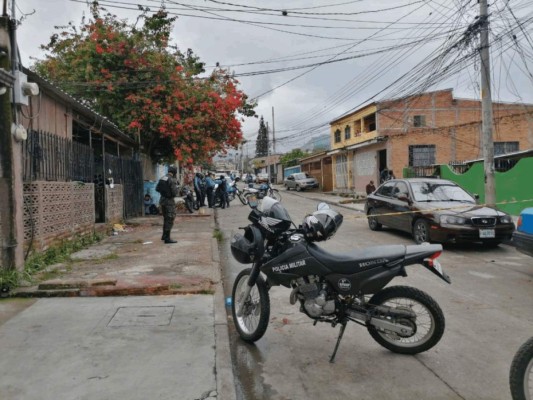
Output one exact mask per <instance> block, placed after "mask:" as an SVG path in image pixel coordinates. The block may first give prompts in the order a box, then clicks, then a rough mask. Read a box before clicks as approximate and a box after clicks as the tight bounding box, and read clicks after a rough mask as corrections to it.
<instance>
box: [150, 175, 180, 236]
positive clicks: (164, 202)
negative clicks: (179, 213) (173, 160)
mask: <svg viewBox="0 0 533 400" xmlns="http://www.w3.org/2000/svg"><path fill="white" fill-rule="evenodd" d="M177 173H178V169H177V168H176V167H175V166H174V165H169V167H168V174H166V175H165V176H163V177H162V178H161V179H160V180H159V182H158V183H157V186H156V188H155V190H157V191H158V192H159V193H160V194H161V200H159V205H160V206H161V211H162V212H163V236H161V240H164V241H165V243H167V244H168V243H177V241H176V240H172V239H171V238H170V231H171V230H172V226H173V225H174V219H175V218H176V202H175V201H174V197H177V196H178V180H177V178H176V175H177Z"/></svg>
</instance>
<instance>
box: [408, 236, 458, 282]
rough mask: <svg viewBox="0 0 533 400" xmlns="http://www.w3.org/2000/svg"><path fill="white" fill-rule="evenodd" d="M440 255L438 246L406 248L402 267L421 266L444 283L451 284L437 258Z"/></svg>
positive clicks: (425, 245) (439, 246)
mask: <svg viewBox="0 0 533 400" xmlns="http://www.w3.org/2000/svg"><path fill="white" fill-rule="evenodd" d="M441 253H442V245H440V244H419V245H412V246H406V251H405V261H404V265H412V264H422V265H423V266H424V267H426V268H427V269H428V270H430V271H431V272H432V273H434V274H435V275H437V276H438V277H439V278H441V279H442V280H443V281H445V282H446V283H452V281H451V279H450V277H449V276H448V275H447V274H446V273H445V272H444V270H443V269H442V266H441V265H440V263H439V261H438V260H437V257H438V256H440V254H441Z"/></svg>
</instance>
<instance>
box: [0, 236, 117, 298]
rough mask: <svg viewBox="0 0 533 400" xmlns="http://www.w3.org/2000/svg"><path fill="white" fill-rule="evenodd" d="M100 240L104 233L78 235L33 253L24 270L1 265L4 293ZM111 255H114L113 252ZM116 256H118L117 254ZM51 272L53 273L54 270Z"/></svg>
mask: <svg viewBox="0 0 533 400" xmlns="http://www.w3.org/2000/svg"><path fill="white" fill-rule="evenodd" d="M100 240H102V235H100V234H97V233H94V234H91V235H85V236H76V237H75V238H74V239H72V240H69V241H64V242H62V243H61V244H59V245H57V246H54V247H50V248H49V249H47V250H45V251H43V252H40V253H33V254H31V255H30V256H29V257H28V258H27V259H26V262H25V263H24V268H23V270H22V271H18V270H14V269H7V268H2V267H1V266H0V291H1V292H2V293H7V292H8V291H9V290H11V289H13V288H16V287H17V286H19V284H20V283H21V281H23V280H25V281H29V282H32V281H33V280H34V278H35V276H36V275H37V274H38V273H40V272H41V271H43V270H44V269H45V268H46V267H48V266H50V265H54V264H57V263H60V262H65V261H68V262H70V261H71V260H70V255H71V254H72V253H75V252H77V251H79V250H81V249H84V248H86V247H88V246H90V245H91V244H93V243H96V242H99V241H100ZM111 256H113V254H112V255H111ZM114 256H115V257H118V256H117V255H116V254H115V255H114ZM50 274H53V272H51V273H50ZM45 275H46V274H45Z"/></svg>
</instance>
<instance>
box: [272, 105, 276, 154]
mask: <svg viewBox="0 0 533 400" xmlns="http://www.w3.org/2000/svg"><path fill="white" fill-rule="evenodd" d="M272 152H273V153H274V154H276V128H275V127H274V106H272Z"/></svg>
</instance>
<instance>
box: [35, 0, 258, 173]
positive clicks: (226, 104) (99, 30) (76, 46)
mask: <svg viewBox="0 0 533 400" xmlns="http://www.w3.org/2000/svg"><path fill="white" fill-rule="evenodd" d="M139 8H140V11H141V15H140V16H139V17H138V19H137V22H136V23H134V24H132V23H128V22H126V21H121V20H118V19H117V17H116V16H115V15H112V14H110V13H108V12H107V11H106V10H105V9H104V8H102V7H100V6H99V5H98V4H97V3H96V2H94V3H93V5H92V7H91V13H92V17H91V18H90V19H89V20H88V21H85V20H84V19H83V20H82V22H81V26H80V27H77V26H75V25H74V24H73V23H69V25H68V26H65V27H58V28H59V29H60V30H61V32H60V33H56V34H54V35H52V37H51V38H50V42H49V43H48V44H47V45H43V46H42V48H43V49H45V50H46V51H47V56H46V57H45V59H43V60H41V61H38V62H37V63H36V64H35V66H34V69H35V70H36V72H37V73H39V74H40V75H42V76H43V77H45V78H47V79H49V80H51V81H52V82H53V83H54V84H55V85H57V86H59V87H61V88H62V89H63V90H65V91H67V92H68V93H70V94H72V95H73V96H75V97H77V98H79V99H81V100H82V101H83V102H84V103H85V104H87V105H88V106H90V107H92V108H93V109H94V110H96V111H98V112H99V113H101V114H102V115H105V116H106V117H108V118H109V119H110V120H112V121H113V122H114V123H116V124H117V125H118V126H119V127H120V128H121V129H122V130H124V131H126V132H128V133H130V134H131V135H137V134H139V135H140V137H141V143H142V145H143V147H144V149H145V151H146V152H147V153H148V154H150V155H151V156H152V159H154V161H173V160H174V159H178V160H180V161H183V162H185V163H191V164H192V163H199V162H202V161H204V160H207V159H209V158H210V157H212V156H213V155H214V154H215V153H217V152H220V151H224V150H225V149H227V148H229V147H237V146H238V144H239V143H240V142H241V140H242V132H241V121H242V117H243V116H253V115H255V113H254V111H253V108H254V106H255V105H254V104H252V103H250V102H249V101H248V100H247V97H246V95H245V94H244V93H243V92H242V91H241V90H239V89H238V82H237V81H236V80H235V79H234V78H233V77H232V76H231V75H230V74H229V73H228V72H227V71H224V70H222V69H216V70H215V71H214V72H213V73H212V74H211V75H209V76H205V77H200V74H202V73H204V72H205V71H204V64H203V63H202V62H200V60H199V58H198V57H197V56H196V55H195V54H194V53H193V51H192V50H191V49H188V50H187V52H186V53H185V54H184V53H182V52H181V51H180V50H179V49H178V48H177V47H176V46H174V45H172V44H170V33H171V31H172V26H173V23H174V22H175V19H176V18H175V17H169V16H168V14H167V13H166V12H165V10H164V9H161V10H159V11H158V12H156V13H154V14H152V15H148V14H149V10H148V9H144V8H142V7H141V6H139ZM139 21H142V22H143V24H142V26H141V27H137V26H136V25H137V23H139Z"/></svg>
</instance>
